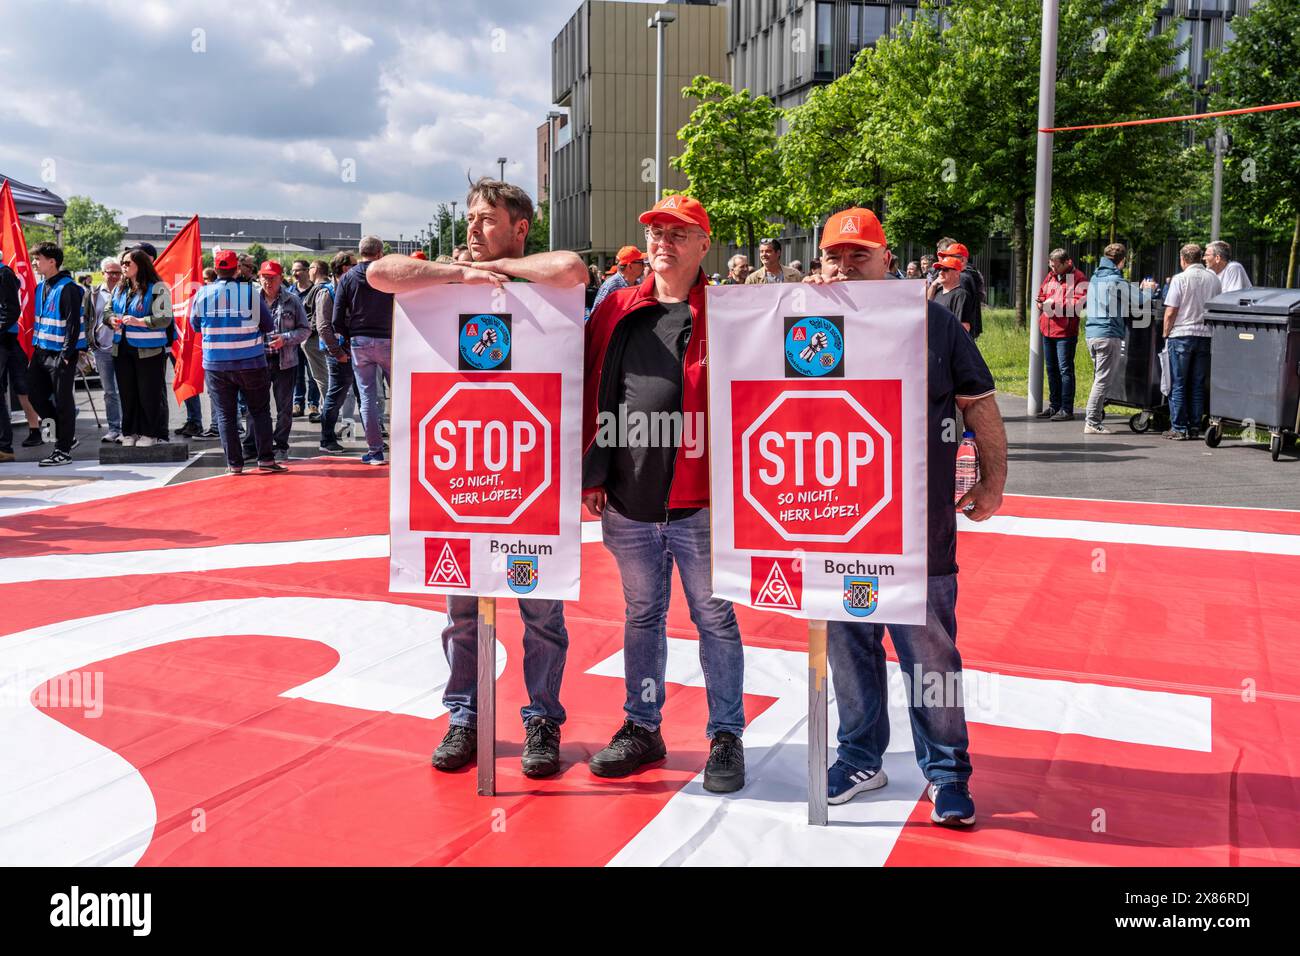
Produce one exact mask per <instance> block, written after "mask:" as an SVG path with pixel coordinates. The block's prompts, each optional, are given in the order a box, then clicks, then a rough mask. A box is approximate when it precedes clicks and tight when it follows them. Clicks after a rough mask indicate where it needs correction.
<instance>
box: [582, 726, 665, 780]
mask: <svg viewBox="0 0 1300 956" xmlns="http://www.w3.org/2000/svg"><path fill="white" fill-rule="evenodd" d="M667 755H668V750H667V748H665V747H664V738H663V737H662V736H661V735H660V733H659V731H657V730H646V729H645V728H644V727H638V726H637V725H636V724H634V723H632V721H630V720H625V721H623V726H622V727H620V728H619V729H618V733H616V734H615V735H614V737H613V739H612V740H610V742H609V746H608V747H606V748H605V749H604V750H602V751H601V752H600V753H598V754H596V755H595V756H594V757H592V758H591V760H589V761H588V762H587V766H588V767H590V768H591V772H592V773H594V774H595V775H596V776H597V777H626V776H627V775H628V774H630V773H632V772H633V771H634V770H636V769H637V768H638V767H642V766H644V765H645V764H648V763H654V762H655V761H656V760H663V759H664V757H666V756H667Z"/></svg>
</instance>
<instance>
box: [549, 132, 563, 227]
mask: <svg viewBox="0 0 1300 956" xmlns="http://www.w3.org/2000/svg"><path fill="white" fill-rule="evenodd" d="M563 115H564V114H563V113H561V112H560V111H559V110H551V111H550V112H548V113H547V114H546V122H547V124H548V125H547V142H548V145H549V146H550V155H549V156H548V157H547V160H546V178H547V184H546V224H547V226H548V227H549V228H548V230H547V239H546V246H547V248H548V249H554V248H555V154H556V149H555V131H556V130H557V129H559V122H560V117H561V116H563Z"/></svg>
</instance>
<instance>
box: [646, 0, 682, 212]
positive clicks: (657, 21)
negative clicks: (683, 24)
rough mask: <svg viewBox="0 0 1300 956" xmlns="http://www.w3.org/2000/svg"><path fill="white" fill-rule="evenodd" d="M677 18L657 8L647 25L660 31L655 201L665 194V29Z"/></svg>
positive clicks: (656, 102)
mask: <svg viewBox="0 0 1300 956" xmlns="http://www.w3.org/2000/svg"><path fill="white" fill-rule="evenodd" d="M676 19H677V14H675V13H669V12H668V11H666V10H656V11H655V15H654V16H653V17H651V18H650V19H649V20H647V21H646V24H645V25H646V26H647V27H648V28H649V29H651V30H656V31H658V34H659V36H658V42H659V60H658V65H657V66H656V67H655V194H654V200H653V201H654V202H658V201H659V197H660V196H662V195H663V191H664V189H663V185H664V178H663V153H664V30H666V29H667V28H668V24H670V23H672V22H673V21H674V20H676Z"/></svg>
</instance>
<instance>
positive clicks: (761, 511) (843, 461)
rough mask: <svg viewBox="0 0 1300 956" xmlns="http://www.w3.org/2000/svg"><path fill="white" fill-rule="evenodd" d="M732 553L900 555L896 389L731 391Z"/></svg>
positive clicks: (853, 385) (818, 385)
mask: <svg viewBox="0 0 1300 956" xmlns="http://www.w3.org/2000/svg"><path fill="white" fill-rule="evenodd" d="M731 403H732V404H731V410H732V448H733V459H732V469H733V481H734V491H735V495H734V501H735V509H736V511H735V518H736V520H735V528H736V547H737V548H745V549H753V550H780V551H790V550H793V549H797V548H801V549H804V550H808V551H836V552H843V551H862V552H871V553H878V554H901V553H902V550H903V508H902V488H901V484H902V468H903V466H902V453H901V442H900V438H901V435H902V432H901V427H900V418H901V403H902V385H901V383H900V382H899V381H897V380H883V381H840V382H813V381H784V382H732V383H731Z"/></svg>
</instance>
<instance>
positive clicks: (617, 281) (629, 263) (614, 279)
mask: <svg viewBox="0 0 1300 956" xmlns="http://www.w3.org/2000/svg"><path fill="white" fill-rule="evenodd" d="M644 274H645V253H643V252H642V251H641V250H640V249H638V248H637V247H636V246H624V247H623V248H622V249H620V250H618V256H617V258H615V260H614V274H613V275H612V276H610V277H609V278H608V279H606V280H605V281H604V282H603V283H601V286H600V291H599V292H597V293H596V300H595V301H594V302H592V303H591V311H593V312H595V311H596V307H597V306H598V305H600V303H601V302H603V301H604V300H605V296H607V295H609V294H610V293H611V292H613V291H614V290H615V289H626V288H627V287H628V286H630V285H636V284H637V283H638V282H640V281H641V276H643V275H644Z"/></svg>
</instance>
